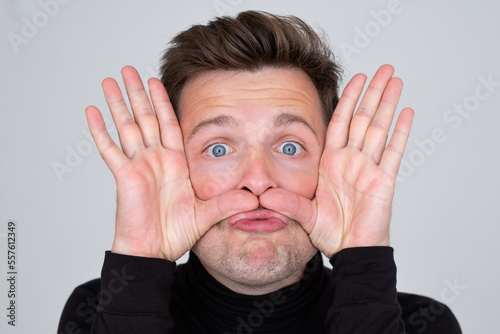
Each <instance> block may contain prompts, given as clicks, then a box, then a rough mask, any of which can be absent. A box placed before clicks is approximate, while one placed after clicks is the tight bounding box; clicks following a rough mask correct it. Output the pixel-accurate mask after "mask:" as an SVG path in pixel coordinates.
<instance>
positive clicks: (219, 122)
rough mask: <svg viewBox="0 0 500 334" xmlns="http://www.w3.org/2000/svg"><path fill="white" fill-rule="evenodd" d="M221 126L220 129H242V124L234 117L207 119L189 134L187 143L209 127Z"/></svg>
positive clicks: (221, 116)
mask: <svg viewBox="0 0 500 334" xmlns="http://www.w3.org/2000/svg"><path fill="white" fill-rule="evenodd" d="M214 125H215V126H219V127H228V128H238V127H240V123H239V122H238V121H237V120H236V119H235V118H234V117H232V116H227V115H220V116H215V117H212V118H208V119H205V120H203V121H201V122H199V123H198V124H196V126H195V127H194V128H193V130H191V132H190V133H189V136H188V137H187V140H186V143H189V141H190V140H191V139H192V138H193V137H194V135H195V134H196V133H197V132H198V131H200V130H202V129H204V128H207V127H209V126H214Z"/></svg>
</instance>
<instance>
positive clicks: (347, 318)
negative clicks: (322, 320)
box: [326, 247, 406, 334]
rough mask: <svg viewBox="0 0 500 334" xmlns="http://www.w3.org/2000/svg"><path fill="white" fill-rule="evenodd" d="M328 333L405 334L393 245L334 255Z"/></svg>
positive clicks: (327, 319)
mask: <svg viewBox="0 0 500 334" xmlns="http://www.w3.org/2000/svg"><path fill="white" fill-rule="evenodd" d="M330 263H331V265H332V273H331V274H332V280H331V282H332V284H333V290H334V298H333V301H332V305H331V307H330V308H329V309H328V311H327V318H326V325H327V328H328V333H337V334H340V333H342V334H347V333H363V334H370V333H373V334H404V333H406V331H405V325H404V322H403V320H402V318H401V306H400V305H399V303H398V300H397V291H396V265H395V263H394V257H393V249H392V248H391V247H363V248H361V247H360V248H349V249H344V250H342V251H340V252H339V253H337V254H335V255H334V256H333V257H332V259H331V260H330Z"/></svg>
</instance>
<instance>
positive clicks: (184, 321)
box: [58, 247, 461, 334]
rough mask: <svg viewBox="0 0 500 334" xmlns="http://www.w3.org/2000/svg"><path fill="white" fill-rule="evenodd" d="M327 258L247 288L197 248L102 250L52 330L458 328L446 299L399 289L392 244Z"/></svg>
mask: <svg viewBox="0 0 500 334" xmlns="http://www.w3.org/2000/svg"><path fill="white" fill-rule="evenodd" d="M330 263H331V264H332V267H333V268H332V269H328V268H326V267H324V266H323V262H322V258H321V255H320V254H319V253H318V254H317V255H316V256H315V257H314V258H313V259H312V260H311V261H309V263H308V264H307V268H306V271H305V273H304V275H303V278H302V280H301V281H299V282H298V283H296V284H294V285H291V286H288V287H285V288H283V289H280V290H277V291H275V292H273V293H270V294H266V295H259V296H250V295H242V294H238V293H235V292H233V291H231V290H230V289H228V288H226V287H225V286H224V285H222V284H220V283H219V282H218V281H216V280H215V279H214V278H213V277H212V276H210V274H208V272H207V271H206V270H205V269H204V268H203V266H202V264H201V263H200V261H199V260H198V258H197V257H196V255H194V253H191V254H190V258H189V261H188V262H187V263H186V264H183V265H179V266H177V267H176V265H175V263H172V262H169V261H165V260H161V259H150V258H140V257H133V256H125V255H118V254H113V253H111V252H107V253H106V258H105V261H104V266H103V269H102V276H101V279H100V280H93V281H90V282H88V283H86V284H83V285H81V286H79V287H77V288H76V289H75V291H74V292H73V294H72V295H71V297H70V298H69V300H68V302H67V303H66V306H65V308H64V310H63V314H62V316H61V320H60V323H59V329H58V333H59V334H62V333H67V334H69V333H74V334H76V333H79V334H84V333H183V334H184V333H189V334H199V333H200V334H201V333H221V334H235V333H237V334H240V333H244V334H250V333H252V334H257V333H286V334H295V333H297V334H299V333H300V334H309V333H311V334H320V333H339V334H344V333H363V334H370V333H377V334H380V333H394V334H406V333H424V334H437V333H439V334H443V333H452V334H455V333H457V334H458V333H461V331H460V327H459V325H458V322H457V321H456V319H455V317H454V316H453V314H452V313H451V311H450V310H449V309H448V308H447V307H446V306H445V305H443V304H441V303H439V302H437V301H434V300H432V299H429V298H426V297H421V296H416V295H410V294H402V293H399V294H398V293H397V292H396V267H395V264H394V260H393V251H392V248H390V247H367V248H351V249H345V250H343V251H341V252H339V253H337V254H336V255H335V256H334V257H333V258H332V259H331V260H330ZM98 300H100V302H99V304H98V303H97V301H98Z"/></svg>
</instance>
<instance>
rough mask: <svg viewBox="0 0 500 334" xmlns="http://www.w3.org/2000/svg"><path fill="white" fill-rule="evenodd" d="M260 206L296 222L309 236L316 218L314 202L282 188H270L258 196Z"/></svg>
mask: <svg viewBox="0 0 500 334" xmlns="http://www.w3.org/2000/svg"><path fill="white" fill-rule="evenodd" d="M259 201H260V205H262V206H263V207H265V208H266V209H269V210H274V211H276V212H279V213H281V214H283V215H285V216H287V217H288V218H290V219H293V220H296V221H297V222H298V223H299V224H300V225H301V226H302V228H303V229H304V230H305V231H306V233H307V234H311V232H312V230H313V228H314V225H315V222H316V217H317V209H316V200H315V199H313V200H310V199H309V198H306V197H303V196H300V195H298V194H296V193H294V192H291V191H289V190H286V189H283V188H271V189H268V190H266V191H265V192H264V193H263V194H262V195H260V196H259Z"/></svg>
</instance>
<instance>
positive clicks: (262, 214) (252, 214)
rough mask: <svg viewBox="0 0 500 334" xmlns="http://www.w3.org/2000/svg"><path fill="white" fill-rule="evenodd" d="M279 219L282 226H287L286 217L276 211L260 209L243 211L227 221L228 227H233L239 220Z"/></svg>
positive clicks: (287, 220)
mask: <svg viewBox="0 0 500 334" xmlns="http://www.w3.org/2000/svg"><path fill="white" fill-rule="evenodd" d="M271 218H274V219H279V220H280V221H281V222H282V223H283V225H288V222H289V219H288V217H287V216H284V215H282V214H281V213H278V212H276V211H272V210H267V209H261V210H254V211H245V212H240V213H238V214H235V215H233V216H231V217H229V218H228V219H227V223H228V224H229V226H234V225H236V224H237V223H238V221H240V220H256V221H258V220H267V219H271Z"/></svg>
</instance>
